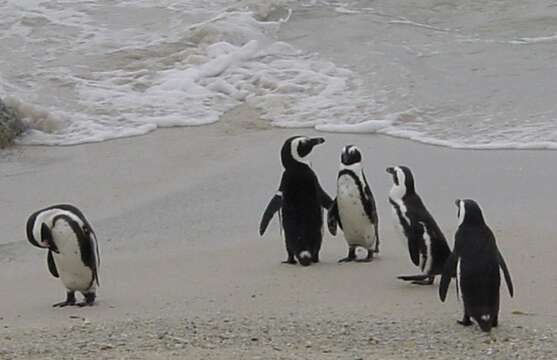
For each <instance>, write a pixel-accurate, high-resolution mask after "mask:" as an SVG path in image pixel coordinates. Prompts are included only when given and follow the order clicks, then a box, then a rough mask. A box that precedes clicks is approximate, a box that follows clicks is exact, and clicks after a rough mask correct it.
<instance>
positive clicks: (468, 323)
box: [457, 315, 472, 326]
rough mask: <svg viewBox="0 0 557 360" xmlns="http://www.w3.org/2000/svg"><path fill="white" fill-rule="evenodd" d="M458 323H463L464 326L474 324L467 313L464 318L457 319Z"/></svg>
mask: <svg viewBox="0 0 557 360" xmlns="http://www.w3.org/2000/svg"><path fill="white" fill-rule="evenodd" d="M457 323H458V324H460V325H462V326H471V325H472V321H471V320H470V317H468V316H466V315H465V316H464V317H463V318H462V320H457Z"/></svg>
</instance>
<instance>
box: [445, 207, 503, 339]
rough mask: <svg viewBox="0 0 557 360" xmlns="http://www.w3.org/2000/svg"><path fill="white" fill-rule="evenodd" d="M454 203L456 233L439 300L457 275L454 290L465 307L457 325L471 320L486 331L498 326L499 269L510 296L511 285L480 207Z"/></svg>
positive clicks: (467, 323) (469, 323)
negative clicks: (456, 220)
mask: <svg viewBox="0 0 557 360" xmlns="http://www.w3.org/2000/svg"><path fill="white" fill-rule="evenodd" d="M455 203H456V206H457V207H458V221H459V225H458V229H457V231H456V233H455V243H454V251H453V253H452V254H451V256H449V259H448V260H447V264H446V266H445V270H444V272H443V275H442V277H441V285H440V286H439V297H440V298H441V301H445V298H446V296H447V290H448V289H449V284H450V282H451V277H453V276H455V274H456V281H457V288H458V290H459V293H460V296H461V297H462V302H463V304H464V317H463V318H462V321H459V322H458V323H459V324H462V325H464V326H469V325H472V322H471V321H470V318H472V319H474V320H475V321H476V322H477V323H478V325H479V326H480V328H481V329H482V330H483V331H486V332H487V331H490V330H491V328H492V327H497V325H498V322H499V287H500V285H501V275H500V273H499V269H501V270H503V275H504V276H505V281H506V283H507V288H508V289H509V294H510V295H511V297H512V296H513V293H514V290H513V283H512V280H511V275H510V273H509V269H508V268H507V264H506V263H505V259H504V258H503V255H501V252H500V251H499V249H498V248H497V244H496V242H495V236H494V235H493V232H491V229H490V228H489V226H487V224H486V223H485V221H484V218H483V215H482V210H481V209H480V206H479V205H478V204H477V203H476V202H475V201H474V200H456V202H455Z"/></svg>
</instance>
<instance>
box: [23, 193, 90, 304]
mask: <svg viewBox="0 0 557 360" xmlns="http://www.w3.org/2000/svg"><path fill="white" fill-rule="evenodd" d="M26 232H27V240H28V241H29V242H30V243H31V244H32V245H33V246H36V247H39V248H45V249H48V253H47V265H48V270H49V271H50V273H51V274H52V276H54V277H55V278H60V280H61V281H62V283H63V284H64V286H65V287H66V300H65V301H63V302H60V303H56V304H54V305H53V306H54V307H63V306H68V305H78V306H85V305H89V306H90V305H93V304H94V303H95V298H96V288H97V286H98V285H99V277H98V270H99V265H100V257H99V248H98V244H97V238H96V235H95V232H94V231H93V228H92V227H91V224H90V223H89V222H88V221H87V219H86V218H85V216H84V215H83V213H82V212H81V211H80V210H79V209H78V208H76V207H75V206H73V205H68V204H60V205H54V206H50V207H47V208H44V209H41V210H38V211H36V212H34V213H33V214H32V215H31V216H30V217H29V219H28V220H27V226H26ZM76 291H79V292H81V293H82V295H83V297H84V301H83V302H81V303H77V304H76V298H75V292H76Z"/></svg>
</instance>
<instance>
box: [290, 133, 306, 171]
mask: <svg viewBox="0 0 557 360" xmlns="http://www.w3.org/2000/svg"><path fill="white" fill-rule="evenodd" d="M304 141H308V138H306V137H299V138H296V139H294V140H292V143H291V144H290V153H291V155H292V158H293V159H294V160H296V161H297V162H299V163H302V164H306V165H309V163H308V162H307V161H306V160H304V159H303V158H302V157H301V156H300V154H299V153H298V147H299V145H300V143H301V142H304Z"/></svg>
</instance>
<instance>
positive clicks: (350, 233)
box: [327, 145, 379, 262]
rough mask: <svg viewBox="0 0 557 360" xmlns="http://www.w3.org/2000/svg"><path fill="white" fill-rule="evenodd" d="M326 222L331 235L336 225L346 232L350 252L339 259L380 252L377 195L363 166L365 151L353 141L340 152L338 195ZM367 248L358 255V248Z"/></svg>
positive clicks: (367, 258) (367, 259)
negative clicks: (353, 143)
mask: <svg viewBox="0 0 557 360" xmlns="http://www.w3.org/2000/svg"><path fill="white" fill-rule="evenodd" d="M327 224H328V227H329V231H330V233H331V234H332V235H336V232H337V225H338V226H340V228H341V229H342V231H343V232H344V238H345V239H346V242H347V244H348V256H347V257H346V258H342V259H340V260H339V262H349V261H363V262H370V261H372V260H373V254H374V252H379V217H378V216H377V208H376V206H375V199H374V198H373V194H372V192H371V188H370V186H369V184H368V182H367V179H366V176H365V174H364V171H363V169H362V154H361V152H360V150H359V149H358V148H357V147H356V146H354V145H347V146H345V147H344V148H343V149H342V152H341V156H340V170H339V172H338V176H337V197H336V198H335V199H334V200H333V206H331V209H330V210H329V212H328V216H327ZM358 246H359V247H363V248H365V249H366V250H367V257H366V258H365V259H363V260H357V259H356V248H357V247H358Z"/></svg>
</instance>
